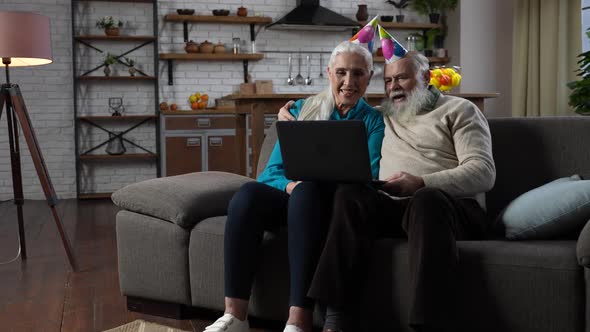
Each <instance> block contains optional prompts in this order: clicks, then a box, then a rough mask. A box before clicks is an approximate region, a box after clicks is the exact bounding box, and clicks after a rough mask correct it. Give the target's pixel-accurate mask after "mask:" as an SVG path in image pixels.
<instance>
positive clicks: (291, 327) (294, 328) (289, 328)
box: [283, 324, 303, 332]
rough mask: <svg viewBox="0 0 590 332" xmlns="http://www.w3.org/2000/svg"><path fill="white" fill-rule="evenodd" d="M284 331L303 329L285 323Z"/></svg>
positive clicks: (294, 331) (293, 331) (298, 331)
mask: <svg viewBox="0 0 590 332" xmlns="http://www.w3.org/2000/svg"><path fill="white" fill-rule="evenodd" d="M283 332H303V330H302V329H300V328H299V327H297V326H295V325H291V324H289V325H285V329H284V330H283Z"/></svg>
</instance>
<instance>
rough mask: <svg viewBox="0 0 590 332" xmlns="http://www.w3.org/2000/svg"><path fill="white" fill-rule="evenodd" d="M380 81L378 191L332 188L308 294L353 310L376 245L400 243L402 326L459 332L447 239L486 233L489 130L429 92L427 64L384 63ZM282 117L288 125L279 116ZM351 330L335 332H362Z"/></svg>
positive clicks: (410, 56) (464, 109) (467, 109)
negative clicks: (405, 249) (404, 288)
mask: <svg viewBox="0 0 590 332" xmlns="http://www.w3.org/2000/svg"><path fill="white" fill-rule="evenodd" d="M383 75H384V81H385V92H386V96H387V98H386V99H385V100H384V102H383V104H382V106H381V111H382V113H383V116H384V120H385V126H386V127H385V137H384V140H383V144H382V149H381V155H382V159H381V163H380V173H379V177H380V179H383V180H385V181H386V183H385V184H384V185H383V186H382V187H381V188H379V189H378V190H376V189H374V188H371V187H368V186H362V185H341V186H340V187H339V188H338V189H337V191H336V193H335V196H334V209H333V214H332V219H331V224H330V229H329V233H328V237H327V239H326V243H325V246H324V250H323V252H322V255H321V257H320V260H319V263H318V265H317V269H316V273H315V275H314V279H313V282H312V285H311V287H310V290H309V292H308V295H309V296H310V297H312V298H316V299H318V300H319V301H321V302H323V303H326V304H328V305H330V306H332V307H336V308H340V309H341V310H343V311H344V312H346V311H354V309H355V308H354V306H355V304H356V303H358V302H359V301H358V295H359V294H358V293H360V292H359V291H358V289H359V288H360V286H361V285H362V284H363V280H364V276H365V273H366V264H367V262H368V261H369V260H370V259H369V258H370V254H371V250H372V246H373V243H374V241H375V240H376V239H377V238H382V237H405V236H407V238H408V245H409V266H410V271H409V273H410V282H411V296H412V298H411V306H410V307H409V308H408V309H409V323H410V326H411V327H412V328H413V329H414V330H415V331H458V330H460V328H461V326H460V323H457V321H456V320H454V319H453V315H454V314H455V312H454V310H455V308H454V306H453V300H454V298H455V297H456V296H455V294H456V291H455V287H456V285H455V281H456V280H457V267H458V251H457V247H456V243H455V241H457V240H466V239H480V238H482V237H484V236H485V235H486V229H487V225H486V218H485V211H484V208H485V206H484V192H486V191H488V190H490V189H491V188H492V186H493V184H494V181H495V174H496V173H495V166H494V161H493V158H492V149H491V138H490V131H489V128H488V124H487V121H486V119H485V118H484V116H483V114H482V113H481V112H480V111H479V110H478V109H477V107H476V106H475V105H474V104H472V103H471V102H469V101H467V100H465V99H462V98H458V97H453V96H448V95H442V94H440V92H439V91H438V90H436V88H434V87H433V86H428V82H429V80H430V72H429V67H428V60H427V59H426V58H425V57H424V56H423V55H421V54H419V53H415V52H410V53H407V54H406V55H405V56H404V57H403V58H402V59H400V60H398V61H396V62H393V63H390V64H386V65H385V68H384V74H383ZM280 118H281V119H287V118H288V117H286V116H285V112H282V113H281V117H280ZM394 273H395V271H394ZM355 290H357V291H355ZM346 316H348V315H346ZM344 323H345V322H341V324H343V325H345V324H344ZM350 323H351V322H349V324H350ZM352 323H353V325H352V326H350V325H349V326H341V327H342V328H343V330H345V331H362V330H364V329H363V327H362V325H357V324H354V322H352ZM338 328H340V327H335V328H334V329H335V330H337V329H338Z"/></svg>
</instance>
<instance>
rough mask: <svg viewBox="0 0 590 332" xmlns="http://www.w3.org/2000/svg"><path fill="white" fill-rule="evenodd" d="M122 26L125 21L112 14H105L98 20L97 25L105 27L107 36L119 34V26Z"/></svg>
mask: <svg viewBox="0 0 590 332" xmlns="http://www.w3.org/2000/svg"><path fill="white" fill-rule="evenodd" d="M122 26H123V22H122V21H120V20H118V19H116V18H113V17H112V16H105V17H103V18H101V19H100V20H98V21H97V22H96V27H97V28H101V29H104V33H105V34H106V35H107V36H118V35H119V28H120V27H122Z"/></svg>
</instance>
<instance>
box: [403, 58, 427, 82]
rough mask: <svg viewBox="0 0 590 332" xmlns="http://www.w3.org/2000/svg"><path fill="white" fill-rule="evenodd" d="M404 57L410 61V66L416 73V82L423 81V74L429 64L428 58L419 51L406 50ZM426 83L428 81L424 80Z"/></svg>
mask: <svg viewBox="0 0 590 332" xmlns="http://www.w3.org/2000/svg"><path fill="white" fill-rule="evenodd" d="M403 58H404V59H410V60H411V62H412V68H413V69H414V72H415V73H416V79H417V80H418V82H424V74H425V73H426V72H427V71H429V70H430V64H429V63H428V58H427V57H425V56H424V55H423V54H422V53H419V52H408V53H406V55H404V57H403ZM424 83H425V84H427V85H428V82H424Z"/></svg>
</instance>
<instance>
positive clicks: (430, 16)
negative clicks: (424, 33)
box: [428, 13, 440, 24]
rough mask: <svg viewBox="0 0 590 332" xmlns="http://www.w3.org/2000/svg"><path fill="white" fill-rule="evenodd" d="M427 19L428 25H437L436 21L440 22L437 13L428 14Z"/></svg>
mask: <svg viewBox="0 0 590 332" xmlns="http://www.w3.org/2000/svg"><path fill="white" fill-rule="evenodd" d="M428 19H429V20H430V23H434V24H438V21H439V20H440V14H439V13H431V14H428Z"/></svg>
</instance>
